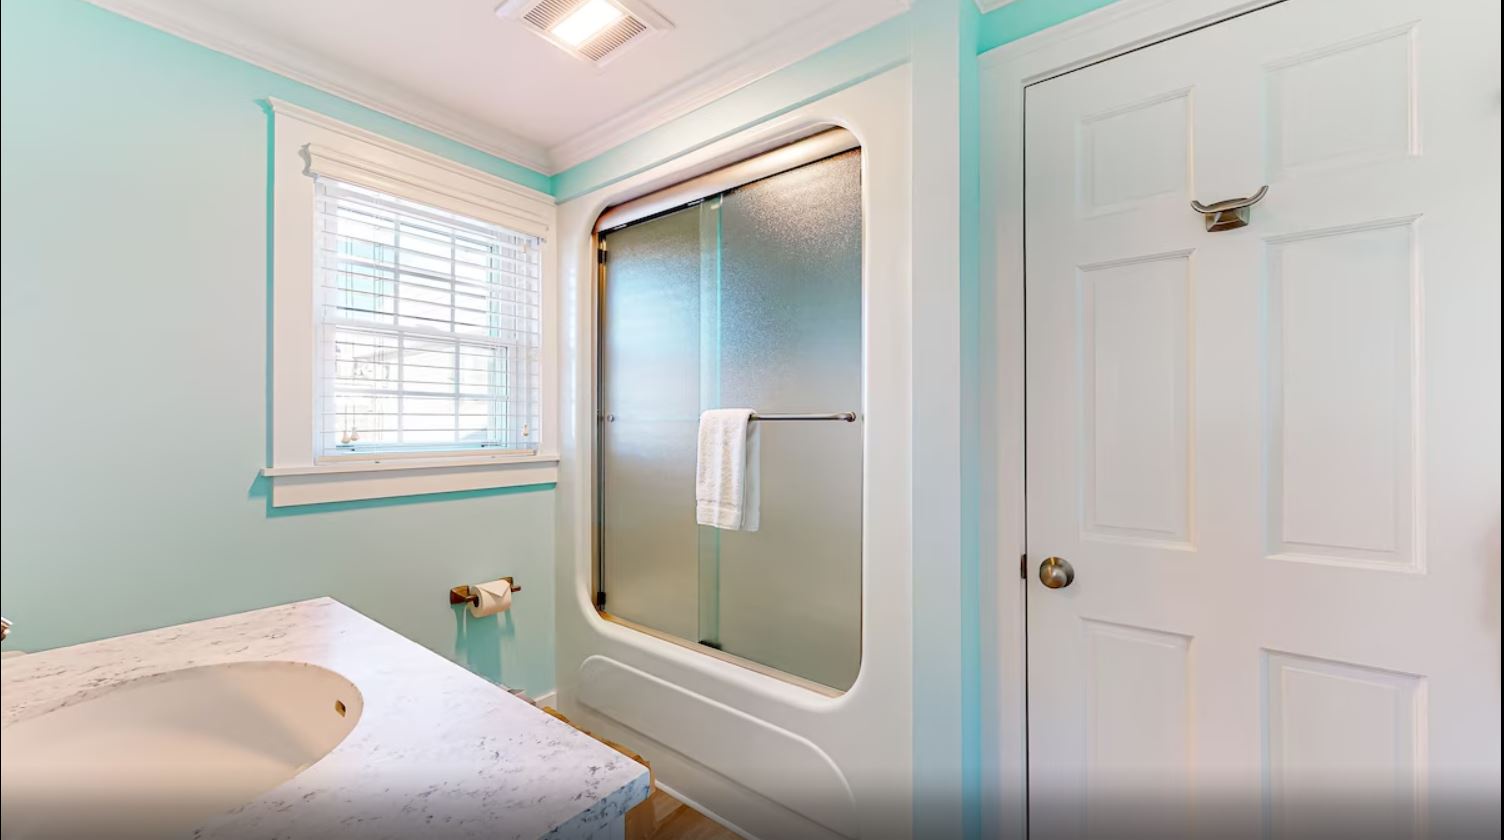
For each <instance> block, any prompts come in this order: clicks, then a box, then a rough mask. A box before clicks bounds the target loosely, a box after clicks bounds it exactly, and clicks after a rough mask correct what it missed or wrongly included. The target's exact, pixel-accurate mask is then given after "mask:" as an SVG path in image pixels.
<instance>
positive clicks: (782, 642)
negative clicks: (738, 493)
mask: <svg viewBox="0 0 1504 840" xmlns="http://www.w3.org/2000/svg"><path fill="white" fill-rule="evenodd" d="M861 194H862V190H861V154H860V152H857V151H851V152H847V153H845V154H842V155H838V156H836V157H833V158H827V159H826V160H822V161H818V162H816V163H812V164H809V165H808V166H803V167H800V168H798V169H794V170H791V171H789V172H785V173H783V174H780V175H775V176H773V177H771V178H767V179H764V180H762V181H758V182H756V183H753V184H748V185H747V186H745V187H742V188H740V189H738V190H735V191H733V192H731V193H728V194H727V195H726V196H725V198H724V201H723V203H722V205H721V232H720V240H721V285H720V316H721V321H720V341H721V347H720V388H721V393H720V404H721V405H723V406H727V407H731V406H736V407H741V406H746V407H749V408H754V409H756V410H757V411H758V412H759V413H764V414H769V413H790V414H793V413H806V412H809V413H814V412H838V411H857V412H860V411H861V408H862V247H861V236H862V216H861V206H862V204H861ZM761 434H762V526H761V529H760V530H758V531H757V532H755V533H745V532H740V531H721V532H720V533H719V536H720V566H719V570H718V571H719V576H720V586H719V594H720V606H719V617H720V627H719V641H720V644H721V648H722V649H723V650H725V651H726V652H728V653H734V654H736V655H738V656H743V657H746V658H747V659H751V660H754V661H757V662H761V663H764V664H766V665H771V666H773V667H774V668H778V669H779V670H782V671H787V672H789V673H791V674H797V675H798V676H801V677H805V678H807V679H811V680H814V681H815V682H819V683H822V684H825V685H829V686H832V687H835V688H840V689H845V688H849V687H850V685H851V683H852V682H853V681H854V680H855V679H856V672H857V667H858V665H859V664H860V661H861V583H862V581H861V569H862V550H861V549H862V424H861V423H840V422H782V423H780V422H764V423H762V424H761ZM706 530H710V529H706Z"/></svg>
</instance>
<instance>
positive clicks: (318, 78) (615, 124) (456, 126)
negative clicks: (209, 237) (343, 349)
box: [88, 0, 912, 175]
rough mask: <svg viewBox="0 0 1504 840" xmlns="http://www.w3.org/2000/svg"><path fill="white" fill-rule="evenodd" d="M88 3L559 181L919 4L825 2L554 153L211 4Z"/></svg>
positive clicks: (899, 1) (143, 0)
mask: <svg viewBox="0 0 1504 840" xmlns="http://www.w3.org/2000/svg"><path fill="white" fill-rule="evenodd" d="M88 2H90V3H93V4H94V5H96V6H99V7H100V8H103V9H106V10H108V11H111V12H114V13H115V14H118V15H122V16H124V17H128V18H130V19H132V20H135V21H137V22H139V23H143V24H146V25H147V26H150V27H153V28H155V29H160V30H162V31H163V32H166V33H169V34H171V35H175V36H177V37H179V38H182V39H184V40H186V41H190V42H192V43H195V44H198V45H199V46H202V47H206V48H208V49H211V50H214V51H215V52H219V53H224V54H225V55H228V56H231V57H233V58H238V59H240V60H241V61H245V62H249V63H251V64H254V65H256V66H257V67H261V68H263V69H265V70H270V71H271V72H273V73H276V74H278V75H280V76H286V77H287V78H289V79H292V80H293V81H296V82H301V83H303V84H305V85H308V86H309V87H313V88H317V89H319V90H322V91H324V92H326V93H331V94H333V95H335V96H338V97H340V98H342V99H347V100H349V101H351V102H354V103H355V104H357V105H362V106H364V107H366V108H370V109H372V110H374V111H379V112H381V113H383V114H386V115H388V116H391V117H395V118H396V119H399V120H402V121H403V122H405V123H409V124H411V125H414V126H417V127H418V128H422V129H424V130H427V131H431V132H433V133H434V134H437V135H440V136H442V137H447V138H449V139H451V140H454V141H456V142H459V143H463V144H465V145H467V146H470V147H471V148H474V149H478V150H480V151H482V152H485V153H487V154H490V155H494V156H496V157H499V158H502V159H503V160H508V161H511V162H512V163H516V164H518V165H521V166H525V167H527V168H529V169H532V170H533V171H535V172H538V173H540V174H543V175H554V174H557V173H559V172H562V171H564V170H565V169H568V168H569V167H571V166H574V165H576V164H579V163H583V162H584V161H586V160H589V159H591V158H593V157H595V156H596V155H598V154H600V153H601V152H604V151H607V150H609V149H611V148H614V147H615V146H617V145H620V144H621V143H623V142H625V141H627V140H630V139H631V138H633V137H636V136H637V135H639V134H641V133H643V132H645V131H649V130H651V129H654V128H657V127H658V126H661V125H663V124H665V123H667V122H670V121H672V120H674V119H676V118H678V117H681V116H683V115H685V114H688V113H690V112H691V111H694V110H695V109H697V108H700V107H702V106H704V105H706V104H708V103H710V102H713V101H715V100H717V99H719V98H721V97H723V96H725V95H726V94H728V93H731V92H733V91H735V90H738V89H740V88H742V87H745V86H746V85H749V84H751V83H752V82H755V81H757V80H758V79H761V78H763V77H764V76H767V75H769V74H771V73H773V72H776V71H777V70H780V69H782V68H784V67H787V66H788V65H790V64H793V63H794V62H797V61H799V60H801V59H804V58H807V57H808V56H811V55H814V54H815V53H817V52H819V51H821V50H823V49H825V48H826V47H829V46H831V45H832V44H835V43H837V42H839V41H841V40H843V39H845V38H848V37H851V36H852V35H855V34H857V32H858V31H861V30H853V29H852V27H851V25H850V22H849V14H848V13H849V12H850V10H851V9H853V8H858V9H863V10H865V9H867V8H868V7H869V6H872V7H877V8H878V10H879V11H878V12H876V13H875V14H870V15H869V16H868V17H866V18H864V19H863V22H862V24H863V25H862V27H861V29H867V28H870V27H872V26H875V25H877V24H878V23H881V22H883V21H885V20H887V19H889V18H891V17H894V16H897V15H899V14H902V13H904V12H905V11H907V10H908V8H909V6H910V4H911V2H912V0H851V2H848V3H844V4H843V3H835V4H832V5H830V6H826V7H825V8H823V9H821V10H819V11H817V12H814V13H812V14H810V15H809V16H807V17H805V18H802V19H800V20H798V21H795V22H793V23H791V24H788V25H787V26H784V27H781V28H779V29H777V30H775V31H774V32H773V33H771V34H770V35H768V37H766V38H764V39H762V40H761V41H758V42H757V43H755V44H752V45H749V46H748V47H747V48H746V49H743V50H740V51H738V52H737V54H736V56H735V58H734V59H731V60H727V61H723V62H720V63H718V64H717V65H716V66H715V67H713V68H709V69H708V70H707V72H703V73H694V74H691V75H690V76H688V77H686V78H684V79H683V80H681V81H679V82H677V83H675V84H672V85H669V86H668V87H666V88H665V89H664V90H663V91H661V92H660V93H658V94H656V95H655V96H653V97H651V98H649V99H648V100H646V101H645V102H642V103H639V104H638V105H636V106H634V107H632V108H631V109H629V110H628V111H626V112H625V113H623V114H620V115H618V116H616V117H613V118H610V119H606V120H602V121H601V122H599V123H597V124H596V125H594V126H592V127H591V128H590V129H588V130H587V131H584V132H582V133H580V134H578V135H576V136H575V137H572V138H570V139H569V140H566V141H564V142H562V143H556V144H554V145H553V146H549V147H545V146H544V145H543V144H541V143H536V142H534V141H532V140H528V139H526V138H524V137H522V136H520V135H518V134H516V133H514V132H512V131H509V130H508V129H506V128H504V127H502V126H499V125H494V124H492V123H490V122H488V121H485V120H481V119H477V118H475V117H473V116H471V115H468V114H465V113H462V112H459V111H454V110H451V109H449V108H445V107H442V106H439V105H436V104H434V103H433V101H432V100H430V99H428V98H427V97H423V96H420V95H418V94H416V93H412V92H409V91H405V90H402V89H398V88H394V87H393V86H392V84H391V83H390V82H388V81H384V80H381V79H378V78H376V77H374V76H371V75H370V74H367V73H365V72H363V71H360V70H357V69H355V68H353V67H350V66H348V65H344V64H337V63H334V62H330V61H328V60H326V59H322V58H320V57H319V56H317V55H313V54H310V53H308V52H307V51H303V50H294V49H289V48H286V47H284V46H269V45H268V43H267V42H268V40H269V39H265V38H262V39H258V42H257V44H256V45H255V46H250V45H248V44H247V39H246V37H245V31H244V27H243V25H239V24H237V23H236V22H234V21H232V20H229V19H228V18H226V17H225V16H223V15H221V14H218V13H216V12H215V11H213V9H212V8H211V7H209V6H208V5H207V4H195V3H174V4H167V3H162V2H151V1H150V0H88Z"/></svg>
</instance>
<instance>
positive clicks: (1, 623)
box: [0, 615, 10, 642]
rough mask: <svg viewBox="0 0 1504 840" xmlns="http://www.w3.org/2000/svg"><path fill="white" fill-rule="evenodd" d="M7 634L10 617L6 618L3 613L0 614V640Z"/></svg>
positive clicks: (3, 639) (8, 632) (8, 633)
mask: <svg viewBox="0 0 1504 840" xmlns="http://www.w3.org/2000/svg"><path fill="white" fill-rule="evenodd" d="M9 635H10V619H8V618H6V617H5V616H3V615H0V642H3V641H5V637H6V636H9Z"/></svg>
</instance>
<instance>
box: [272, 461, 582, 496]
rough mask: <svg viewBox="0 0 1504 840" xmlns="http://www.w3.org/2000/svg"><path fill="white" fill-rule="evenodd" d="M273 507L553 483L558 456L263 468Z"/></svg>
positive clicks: (362, 462)
mask: <svg viewBox="0 0 1504 840" xmlns="http://www.w3.org/2000/svg"><path fill="white" fill-rule="evenodd" d="M261 474H262V475H263V476H266V477H267V478H269V479H271V484H272V507H291V506H295V505H316V504H324V503H327V502H352V501H359V500H363V499H385V498H391V497H393V496H415V495H420V494H425V493H452V492H455V491H459V490H490V489H493V488H497V487H522V486H525V485H534V484H553V483H555V482H557V481H558V479H559V456H557V455H524V456H517V455H509V456H502V455H471V456H453V457H437V458H394V459H391V460H386V461H380V460H375V461H345V462H335V463H326V464H314V465H309V466H290V467H263V468H262V470H261Z"/></svg>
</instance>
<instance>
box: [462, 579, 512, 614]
mask: <svg viewBox="0 0 1504 840" xmlns="http://www.w3.org/2000/svg"><path fill="white" fill-rule="evenodd" d="M470 594H472V595H475V596H476V597H477V599H478V602H477V603H474V604H471V605H470V614H471V615H473V616H475V617H476V618H485V617H486V616H488V615H496V614H497V613H504V612H506V611H507V610H509V609H511V608H512V584H511V582H509V581H506V580H488V581H486V582H485V583H472V584H470Z"/></svg>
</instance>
